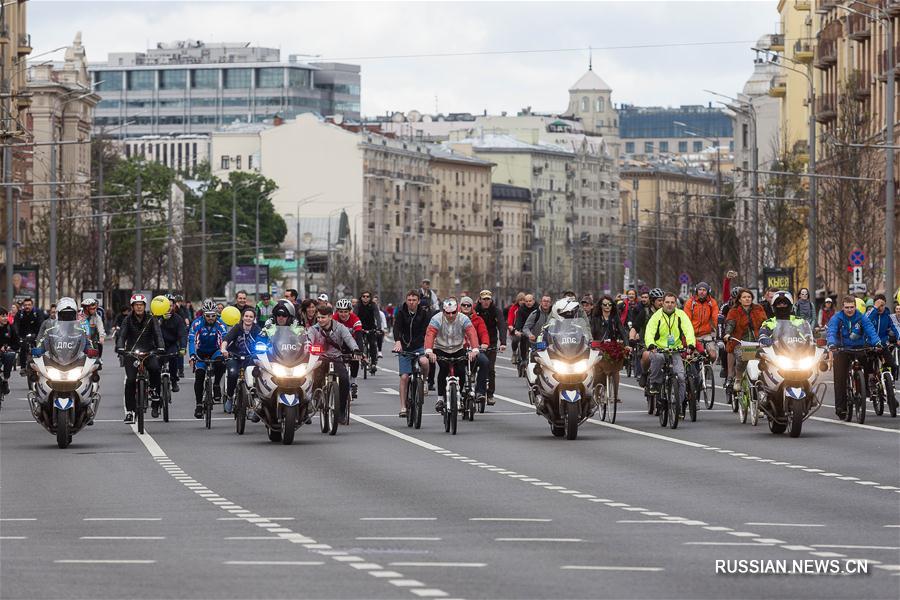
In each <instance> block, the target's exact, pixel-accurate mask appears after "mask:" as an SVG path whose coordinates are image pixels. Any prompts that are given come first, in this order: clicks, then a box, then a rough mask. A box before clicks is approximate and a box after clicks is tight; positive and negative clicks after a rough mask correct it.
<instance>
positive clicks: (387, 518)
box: [359, 517, 437, 521]
mask: <svg viewBox="0 0 900 600" xmlns="http://www.w3.org/2000/svg"><path fill="white" fill-rule="evenodd" d="M359 520H360V521H437V517H360V518H359Z"/></svg>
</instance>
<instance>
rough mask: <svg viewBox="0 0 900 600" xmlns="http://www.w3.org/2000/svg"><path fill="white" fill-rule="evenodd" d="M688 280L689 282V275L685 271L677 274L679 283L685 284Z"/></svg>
mask: <svg viewBox="0 0 900 600" xmlns="http://www.w3.org/2000/svg"><path fill="white" fill-rule="evenodd" d="M690 282H691V276H690V275H688V274H687V273H682V274H681V275H679V276H678V283H680V284H682V285H687V284H689V283H690Z"/></svg>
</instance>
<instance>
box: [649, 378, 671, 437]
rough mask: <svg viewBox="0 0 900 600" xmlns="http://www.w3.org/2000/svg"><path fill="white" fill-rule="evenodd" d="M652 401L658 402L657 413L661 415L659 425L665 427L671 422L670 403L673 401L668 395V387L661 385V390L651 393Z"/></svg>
mask: <svg viewBox="0 0 900 600" xmlns="http://www.w3.org/2000/svg"><path fill="white" fill-rule="evenodd" d="M650 398H651V400H650V403H651V404H654V403H655V404H656V414H657V415H659V426H660V427H665V426H666V425H668V423H669V404H671V401H670V399H669V398H667V397H666V387H665V386H664V385H663V386H660V388H659V392H657V393H656V394H655V396H654V395H653V394H651V395H650Z"/></svg>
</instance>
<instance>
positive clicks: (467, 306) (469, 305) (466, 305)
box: [460, 304, 472, 308]
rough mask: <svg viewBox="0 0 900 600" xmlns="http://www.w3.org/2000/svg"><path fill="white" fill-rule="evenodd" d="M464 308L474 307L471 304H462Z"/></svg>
mask: <svg viewBox="0 0 900 600" xmlns="http://www.w3.org/2000/svg"><path fill="white" fill-rule="evenodd" d="M460 306H462V307H463V308H472V305H471V304H460Z"/></svg>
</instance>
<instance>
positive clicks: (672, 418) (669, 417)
mask: <svg viewBox="0 0 900 600" xmlns="http://www.w3.org/2000/svg"><path fill="white" fill-rule="evenodd" d="M656 351H657V352H659V353H661V354H662V355H663V357H664V358H665V362H663V367H662V372H663V381H662V385H661V386H660V388H659V390H658V391H657V393H656V394H650V396H651V397H652V403H654V404H655V405H656V410H657V414H658V415H659V426H660V427H665V426H666V425H668V426H669V427H670V428H672V429H676V428H677V427H678V419H679V416H680V415H679V412H680V408H681V402H678V400H677V398H676V396H677V392H676V390H677V386H678V378H677V377H676V376H675V371H674V369H673V368H672V356H673V355H674V354H678V353H680V352H681V349H679V348H657V349H656ZM673 388H674V389H673ZM651 412H652V411H651Z"/></svg>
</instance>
